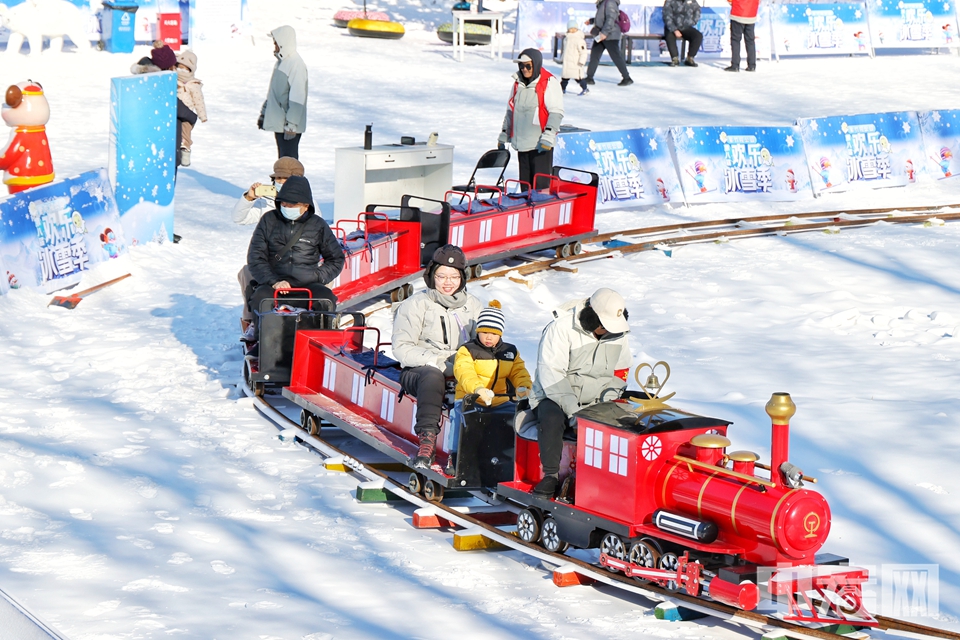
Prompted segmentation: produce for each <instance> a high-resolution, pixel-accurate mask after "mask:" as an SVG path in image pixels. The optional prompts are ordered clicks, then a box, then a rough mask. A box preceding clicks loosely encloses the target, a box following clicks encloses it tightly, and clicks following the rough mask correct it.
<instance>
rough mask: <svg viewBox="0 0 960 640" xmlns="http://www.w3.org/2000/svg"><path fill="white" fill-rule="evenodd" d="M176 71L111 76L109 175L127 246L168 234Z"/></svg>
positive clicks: (170, 233)
mask: <svg viewBox="0 0 960 640" xmlns="http://www.w3.org/2000/svg"><path fill="white" fill-rule="evenodd" d="M177 126H179V125H178V123H177V74H175V73H173V72H171V71H164V72H161V73H146V74H143V75H139V76H130V77H125V78H113V80H112V82H111V86H110V154H109V156H108V159H109V170H110V180H111V182H112V183H113V184H114V190H115V192H116V197H117V205H118V206H119V208H120V219H121V221H122V222H123V229H124V231H125V233H126V237H127V241H128V242H129V243H130V245H131V246H134V245H137V244H142V243H144V242H150V241H156V242H166V241H168V240H170V241H172V240H173V190H174V184H175V180H176V167H175V162H176V159H175V153H176V146H177V143H176V127H177Z"/></svg>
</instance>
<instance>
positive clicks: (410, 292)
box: [403, 282, 413, 298]
mask: <svg viewBox="0 0 960 640" xmlns="http://www.w3.org/2000/svg"><path fill="white" fill-rule="evenodd" d="M403 291H404V293H406V294H407V297H408V298H409V297H410V296H412V295H413V284H412V283H410V282H408V283H407V284H405V285H403Z"/></svg>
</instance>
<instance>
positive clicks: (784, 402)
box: [765, 392, 797, 487]
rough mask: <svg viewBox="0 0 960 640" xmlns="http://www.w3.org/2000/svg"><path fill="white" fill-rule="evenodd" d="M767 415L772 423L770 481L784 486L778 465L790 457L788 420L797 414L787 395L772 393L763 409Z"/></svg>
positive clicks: (795, 407)
mask: <svg viewBox="0 0 960 640" xmlns="http://www.w3.org/2000/svg"><path fill="white" fill-rule="evenodd" d="M765 409H766V410H767V415H768V416H770V419H771V420H772V421H773V432H772V436H771V438H772V441H771V444H770V479H771V480H772V481H773V482H774V484H776V485H777V486H778V487H782V486H784V483H783V479H782V476H781V474H780V465H782V464H783V463H784V462H786V461H787V458H788V457H789V455H790V418H792V417H793V414H795V413H796V412H797V405H795V404H793V400H792V399H791V398H790V394H789V393H782V392H779V393H774V394H773V395H772V396H770V400H769V402H767V406H766V407H765Z"/></svg>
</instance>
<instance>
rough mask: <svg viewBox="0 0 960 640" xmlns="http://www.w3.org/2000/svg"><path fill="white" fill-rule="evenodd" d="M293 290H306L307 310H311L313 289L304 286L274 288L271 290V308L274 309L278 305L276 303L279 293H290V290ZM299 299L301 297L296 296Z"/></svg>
mask: <svg viewBox="0 0 960 640" xmlns="http://www.w3.org/2000/svg"><path fill="white" fill-rule="evenodd" d="M294 291H306V292H307V311H313V301H314V298H313V291H311V290H310V289H307V288H306V287H287V288H283V287H282V288H280V289H274V290H273V308H274V309H276V308H277V306H278V305H277V296H279V295H280V294H288V293H292V292H294ZM301 299H302V298H297V300H301Z"/></svg>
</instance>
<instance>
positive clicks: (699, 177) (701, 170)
mask: <svg viewBox="0 0 960 640" xmlns="http://www.w3.org/2000/svg"><path fill="white" fill-rule="evenodd" d="M687 173H688V174H690V177H691V178H693V179H694V180H696V181H697V188H698V189H700V193H706V192H707V185H706V181H707V165H705V164H704V163H703V161H702V160H697V161H696V162H694V163H693V171H690V169H687Z"/></svg>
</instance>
